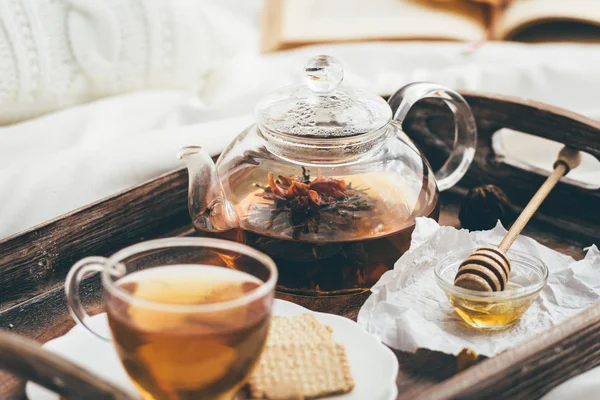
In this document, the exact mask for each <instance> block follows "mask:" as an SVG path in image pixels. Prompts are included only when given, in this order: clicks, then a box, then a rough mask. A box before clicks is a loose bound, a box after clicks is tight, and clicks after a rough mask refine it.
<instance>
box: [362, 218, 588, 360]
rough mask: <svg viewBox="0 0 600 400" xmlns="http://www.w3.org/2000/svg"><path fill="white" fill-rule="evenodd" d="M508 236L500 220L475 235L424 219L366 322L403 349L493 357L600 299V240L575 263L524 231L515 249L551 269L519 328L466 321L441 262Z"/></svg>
mask: <svg viewBox="0 0 600 400" xmlns="http://www.w3.org/2000/svg"><path fill="white" fill-rule="evenodd" d="M505 233H506V230H505V229H504V228H503V227H502V225H501V224H500V223H498V225H497V226H496V227H495V228H494V229H492V230H490V231H477V232H469V231H467V230H464V229H462V230H457V229H455V228H453V227H447V226H443V227H440V226H439V225H438V224H437V222H435V221H434V220H432V219H428V218H418V219H417V225H416V228H415V231H414V233H413V235H412V241H411V246H410V250H409V251H407V252H406V253H405V254H404V255H403V256H402V257H401V258H400V259H399V260H398V261H397V262H396V265H395V266H394V269H393V270H391V271H388V272H386V273H385V274H384V275H383V276H382V277H381V279H380V280H379V282H377V283H376V284H375V286H373V288H372V289H371V291H372V292H373V294H372V295H371V296H370V297H369V299H368V300H367V301H366V302H365V304H364V305H363V307H362V308H361V310H360V312H359V315H358V323H359V324H360V325H362V326H363V327H364V328H365V329H366V330H367V331H369V332H371V333H374V334H376V335H377V336H379V337H380V338H381V340H382V341H383V342H384V343H385V344H387V345H388V346H390V347H393V348H395V349H398V350H402V351H409V352H414V351H416V350H417V349H419V348H425V349H430V350H435V351H441V352H443V353H447V354H458V353H459V352H460V351H461V350H462V349H463V348H465V347H468V348H471V349H473V350H475V351H477V353H479V354H481V355H485V356H493V355H495V354H497V353H499V352H501V351H503V350H506V349H507V348H509V347H512V346H514V345H516V344H518V343H520V342H522V341H525V340H527V339H528V338H530V337H532V336H535V335H536V334H538V333H540V332H542V331H544V330H546V329H548V328H550V327H551V326H553V325H555V324H557V323H559V322H561V321H562V320H564V319H566V318H568V317H570V316H573V315H575V314H577V313H579V312H581V311H583V310H584V309H586V308H587V307H589V306H591V305H592V304H594V303H595V302H597V301H599V300H600V251H599V250H598V248H597V247H596V246H595V245H594V246H591V247H590V248H589V249H588V251H587V254H586V256H585V258H584V259H583V260H581V261H575V260H573V258H572V257H569V256H565V255H563V254H560V253H557V252H556V251H554V250H551V249H549V248H547V247H545V246H542V245H541V244H539V243H538V242H536V241H535V240H533V239H531V238H528V237H525V236H520V237H519V238H518V239H517V240H516V242H515V243H514V244H513V245H512V247H511V249H513V250H520V251H524V252H527V253H529V254H531V255H533V256H536V257H539V258H540V259H542V260H543V261H544V263H546V265H547V266H548V269H549V271H550V276H549V279H548V284H547V285H546V287H544V289H543V290H542V291H541V292H540V294H539V296H538V298H537V299H536V300H535V302H534V303H533V304H532V305H531V307H530V308H529V310H527V312H526V313H525V314H524V315H523V317H521V320H520V321H519V322H518V323H517V324H516V325H514V326H512V327H511V328H509V329H507V330H504V331H499V332H482V331H479V330H476V329H473V328H470V327H468V326H466V325H465V324H464V323H463V322H462V320H461V318H460V317H459V316H458V315H457V314H456V313H455V312H454V310H453V309H452V306H451V305H450V303H449V301H448V298H447V297H446V295H445V294H444V292H443V291H442V290H441V289H440V288H439V287H438V285H437V283H436V281H435V276H434V273H433V266H434V265H435V262H436V260H438V259H440V258H441V257H444V256H445V255H447V254H448V253H449V252H453V251H458V250H467V249H471V248H476V247H479V246H482V245H485V244H494V243H496V244H497V243H500V241H501V240H502V238H503V237H504V234H505Z"/></svg>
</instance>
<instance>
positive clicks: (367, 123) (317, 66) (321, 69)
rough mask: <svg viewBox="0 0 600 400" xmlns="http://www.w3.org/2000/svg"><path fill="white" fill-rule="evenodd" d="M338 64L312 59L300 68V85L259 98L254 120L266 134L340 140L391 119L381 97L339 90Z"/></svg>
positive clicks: (326, 58) (330, 59)
mask: <svg viewBox="0 0 600 400" xmlns="http://www.w3.org/2000/svg"><path fill="white" fill-rule="evenodd" d="M343 79H344V71H343V68H342V65H341V64H340V62H339V61H337V60H336V59H335V58H333V57H330V56H316V57H313V58H312V59H310V60H309V61H308V63H307V64H306V65H305V66H304V84H302V85H294V86H288V87H284V88H282V89H279V90H277V91H275V92H274V93H272V94H269V95H267V96H266V97H265V98H263V99H262V100H261V101H260V102H259V103H258V105H257V106H256V109H255V116H256V121H257V123H258V125H259V127H260V128H261V129H266V130H267V131H271V132H275V133H281V134H287V135H294V136H302V137H312V138H342V137H350V136H356V135H360V134H363V133H367V132H371V131H374V130H377V129H379V128H382V127H383V126H385V125H387V124H388V122H389V121H390V119H391V117H392V111H391V109H390V106H389V105H388V104H387V103H386V101H385V100H383V98H381V97H380V96H378V95H376V94H374V93H368V92H363V91H361V90H358V89H354V88H346V87H340V84H341V83H342V80H343Z"/></svg>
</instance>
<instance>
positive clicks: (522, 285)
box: [434, 248, 548, 330]
mask: <svg viewBox="0 0 600 400" xmlns="http://www.w3.org/2000/svg"><path fill="white" fill-rule="evenodd" d="M475 250H477V249H476V248H473V249H468V250H460V251H456V252H453V253H450V254H448V255H447V256H445V257H444V258H443V259H441V260H440V261H439V263H438V264H437V265H436V266H435V268H434V271H435V278H436V281H437V283H438V285H439V287H440V288H441V289H442V290H443V291H444V293H446V296H448V299H449V300H450V304H452V307H454V310H455V311H456V313H457V314H458V315H459V316H460V317H461V318H462V319H463V320H464V321H465V322H466V323H467V324H468V325H469V326H472V327H474V328H477V329H483V330H501V329H505V328H508V327H510V326H512V325H513V324H515V323H516V322H517V321H518V320H519V318H521V316H522V315H523V314H524V313H525V311H527V309H528V308H529V306H531V303H533V301H534V300H535V299H536V298H537V296H538V294H539V292H540V291H541V290H542V289H543V288H544V286H545V285H546V283H547V282H548V267H547V266H546V264H544V262H543V261H542V260H540V259H539V258H537V257H535V256H533V255H531V254H528V253H524V252H521V251H516V250H510V251H509V252H508V254H507V255H508V258H509V260H510V261H511V272H510V276H509V279H508V283H507V285H506V288H505V289H504V290H503V291H500V292H480V291H476V290H469V289H464V288H461V287H458V286H454V278H455V276H456V272H457V271H458V267H459V266H460V263H461V262H462V261H464V260H465V259H466V258H467V257H468V256H469V255H470V254H471V253H473V252H474V251H475Z"/></svg>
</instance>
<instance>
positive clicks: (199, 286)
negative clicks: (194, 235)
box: [107, 265, 269, 399]
mask: <svg viewBox="0 0 600 400" xmlns="http://www.w3.org/2000/svg"><path fill="white" fill-rule="evenodd" d="M261 283H262V282H260V281H259V280H258V279H257V278H255V277H253V276H251V275H249V274H246V273H244V272H240V271H235V270H232V269H227V268H221V267H211V266H196V265H180V266H169V267H158V268H151V269H148V270H143V271H140V272H135V273H133V274H131V275H127V276H126V277H125V278H123V279H121V280H120V281H117V287H119V288H121V289H123V290H126V291H127V292H129V293H131V294H132V295H134V296H135V297H136V298H137V299H140V300H147V301H150V302H156V303H160V304H162V305H165V307H164V309H163V308H156V307H146V306H144V304H143V302H137V303H135V304H129V303H126V302H123V301H120V300H119V299H117V298H111V297H110V296H109V299H108V301H107V305H108V316H109V323H110V328H111V331H112V333H113V338H114V341H115V344H116V347H117V351H118V353H119V357H120V358H121V360H122V362H123V365H124V367H125V369H126V370H127V373H128V374H129V376H130V377H131V379H132V380H133V381H134V384H135V385H136V386H137V387H138V389H139V390H140V392H142V393H143V394H144V395H147V398H149V399H173V398H177V399H186V398H190V399H192V398H193V399H201V398H202V399H203V398H216V397H217V396H218V395H220V394H222V393H224V392H231V391H232V390H236V389H237V388H238V387H237V386H238V384H239V383H240V382H242V381H243V380H244V379H245V377H246V376H247V375H248V374H249V373H250V372H251V370H252V367H253V366H254V364H255V362H256V360H257V358H258V355H259V354H260V352H261V350H262V348H263V344H264V342H265V338H266V334H267V330H268V326H269V306H267V305H265V304H264V301H263V300H262V299H259V300H257V301H254V302H251V303H242V304H240V305H239V306H235V307H231V308H226V309H219V308H216V309H215V311H202V310H199V311H198V312H194V305H202V304H211V305H214V304H216V305H218V304H220V303H221V304H224V303H222V302H227V301H232V300H236V299H240V298H241V297H242V296H243V295H244V294H246V293H248V292H249V291H251V290H253V289H256V288H257V287H258V286H259V285H260V284H261ZM169 304H177V305H189V306H191V307H190V309H189V310H187V311H183V310H182V311H177V310H176V309H173V310H171V309H169V306H168V305H169Z"/></svg>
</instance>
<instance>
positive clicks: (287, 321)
mask: <svg viewBox="0 0 600 400" xmlns="http://www.w3.org/2000/svg"><path fill="white" fill-rule="evenodd" d="M331 332H332V331H331V328H330V327H328V326H326V325H323V324H321V323H320V322H319V321H318V320H317V319H316V318H315V317H314V316H312V315H310V314H304V315H301V316H297V317H273V321H272V322H271V331H270V333H269V337H268V339H267V343H266V345H265V349H264V351H263V353H262V355H261V358H260V361H259V363H258V365H257V367H256V369H255V370H254V372H253V374H252V375H251V376H250V379H249V381H248V386H249V389H250V394H251V397H252V398H255V399H256V398H258V399H274V400H275V399H277V400H281V399H312V398H318V397H323V396H327V395H333V394H340V393H347V392H349V391H351V390H352V389H353V388H354V381H353V379H352V374H351V371H350V366H349V364H348V359H347V356H346V351H345V349H344V346H342V345H340V344H338V343H336V342H335V341H334V340H333V337H332V336H331Z"/></svg>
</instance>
